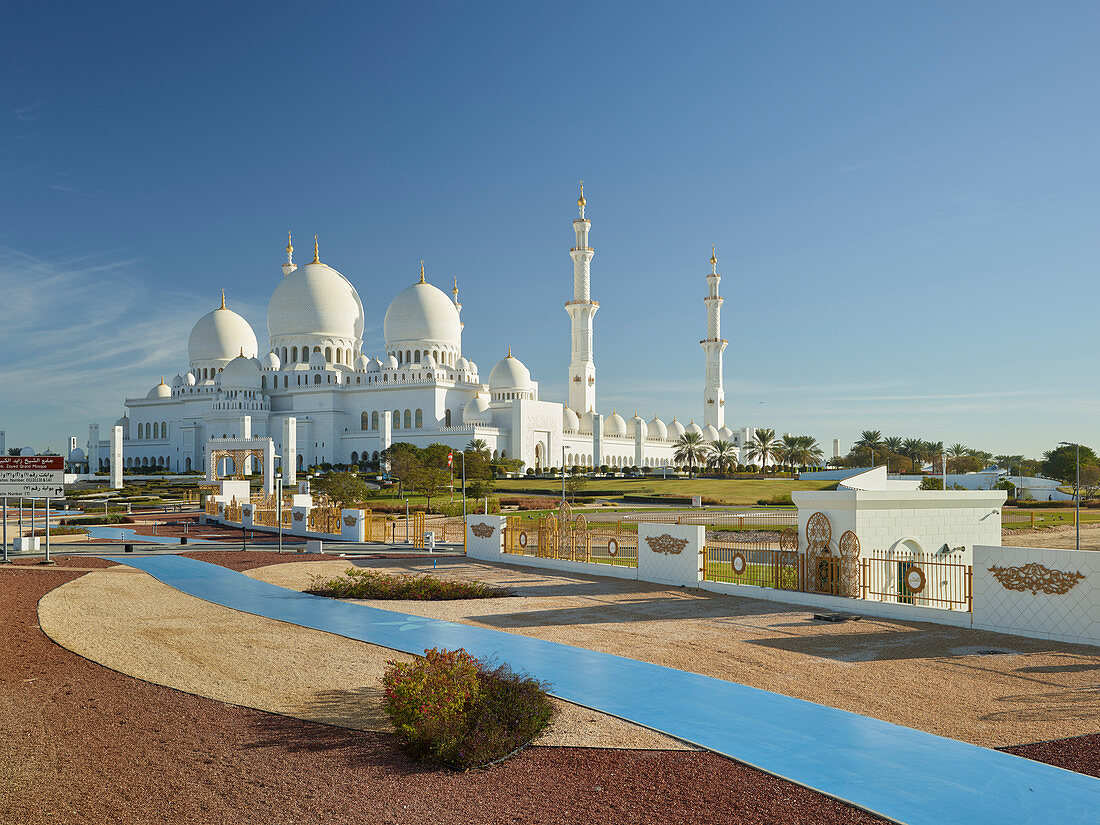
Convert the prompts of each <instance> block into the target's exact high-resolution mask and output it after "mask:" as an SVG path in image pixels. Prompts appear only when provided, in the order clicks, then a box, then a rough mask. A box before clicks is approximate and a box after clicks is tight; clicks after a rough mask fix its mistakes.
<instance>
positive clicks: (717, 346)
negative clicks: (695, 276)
mask: <svg viewBox="0 0 1100 825" xmlns="http://www.w3.org/2000/svg"><path fill="white" fill-rule="evenodd" d="M721 280H722V276H721V275H719V274H718V256H717V255H716V254H715V253H714V247H713V246H712V247H711V248H710V274H709V275H707V297H706V298H704V299H703V303H704V304H706V305H707V337H706V338H704V339H703V340H702V341H700V342H699V343H700V344H701V345H702V347H703V353H704V354H705V355H706V361H707V380H706V384H705V385H704V387H703V425H704V426H706V425H707V424H710V425H711V426H712V427H714V429H716V430H720V429H722V427H723V426H725V423H726V391H725V390H724V389H722V353H723V352H724V351H725V349H726V339H725V338H723V337H722V299H721V298H720V297H719V296H718V282H719V281H721Z"/></svg>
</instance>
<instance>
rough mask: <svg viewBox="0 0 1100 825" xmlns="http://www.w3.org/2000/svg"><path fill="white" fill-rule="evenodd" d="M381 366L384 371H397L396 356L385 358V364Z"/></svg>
mask: <svg viewBox="0 0 1100 825" xmlns="http://www.w3.org/2000/svg"><path fill="white" fill-rule="evenodd" d="M382 366H383V367H384V368H385V369H388V370H395V369H397V356H396V355H390V356H387V358H386V360H385V363H383V364H382Z"/></svg>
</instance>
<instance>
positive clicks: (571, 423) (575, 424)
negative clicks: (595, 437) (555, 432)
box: [561, 407, 581, 430]
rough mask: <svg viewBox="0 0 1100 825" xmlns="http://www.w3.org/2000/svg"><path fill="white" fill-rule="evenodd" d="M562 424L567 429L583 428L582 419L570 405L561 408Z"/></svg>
mask: <svg viewBox="0 0 1100 825" xmlns="http://www.w3.org/2000/svg"><path fill="white" fill-rule="evenodd" d="M561 426H562V429H565V430H579V429H580V428H581V420H580V418H579V417H578V416H577V414H576V413H575V412H573V411H572V410H571V409H569V408H568V407H562V409H561Z"/></svg>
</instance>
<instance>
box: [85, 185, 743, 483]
mask: <svg viewBox="0 0 1100 825" xmlns="http://www.w3.org/2000/svg"><path fill="white" fill-rule="evenodd" d="M577 206H578V208H579V216H578V217H577V218H576V219H575V220H574V221H573V231H574V233H575V234H576V243H575V245H574V246H573V248H572V249H571V250H570V251H569V254H570V256H571V257H572V258H573V295H572V299H571V300H569V301H567V302H566V304H565V311H566V312H567V313H568V314H569V318H570V322H571V342H572V346H571V358H570V362H569V366H568V370H569V392H568V399H567V401H566V403H560V402H558V401H548V400H545V399H542V398H540V397H539V387H538V382H536V381H533V380H532V378H531V373H530V371H529V370H528V369H527V367H525V366H524V365H523V362H522V361H521V360H520V359H519V358H518V357H516V355H514V354H513V353H512V351H511V349H510V348H509V349H508V351H507V353H505V352H503V351H502V352H501V353H500V355H502V356H503V357H502V358H500V360H499V361H497V362H496V364H495V365H494V366H493V368H492V369H491V370H489V375H488V381H487V382H486V381H485V380H484V379H483V377H482V374H481V372H480V369H479V367H478V365H477V364H476V363H475V362H474V361H472V360H470V359H469V358H468V357H467V356H466V355H464V354H463V352H462V326H463V325H462V321H461V311H462V305H461V304H460V303H459V301H458V284H457V281H456V282H455V286H454V288H453V289H452V290H451V294H450V295H447V294H446V293H445V292H444V291H443V290H441V289H439V288H437V287H436V286H434V285H432V284H431V283H429V282H428V280H427V278H426V277H425V274H424V266H423V264H421V267H420V278H419V280H418V281H416V282H415V283H413V284H412V285H410V286H409V287H407V288H406V289H404V290H403V291H401V292H399V293H398V294H397V296H396V297H394V299H393V300H392V301H391V302H390V305H389V307H388V309H387V310H386V315H385V320H384V323H383V330H384V337H385V347H386V349H385V352H384V353H381V354H378V355H376V356H373V357H372V356H371V355H369V354H367V353H364V352H363V351H362V343H363V341H362V335H363V328H364V313H363V303H362V301H361V300H360V299H359V294H358V292H357V291H356V289H355V287H354V286H353V285H352V283H351V281H350V280H348V278H347V277H345V276H344V275H342V274H341V273H340V272H338V271H337V270H335V269H333V268H332V267H331V266H329V265H328V264H326V263H323V262H322V261H321V259H320V255H319V254H318V246H317V242H316V239H315V240H314V248H313V260H312V261H310V262H309V263H307V264H304V265H302V266H299V265H297V264H295V263H294V248H293V246H292V245H291V243H290V239H289V237H288V243H287V247H286V263H284V264H283V266H282V270H283V271H282V278H281V279H280V282H279V284H278V286H276V287H275V292H274V293H273V294H272V296H271V301H270V302H269V304H268V310H267V332H268V340H269V345H268V347H266V348H265V350H264V354H263V355H260V350H259V347H258V345H257V339H256V333H255V332H254V331H253V329H252V328H251V327H250V326H249V324H248V322H247V321H245V319H244V318H242V317H241V316H240V315H238V314H237V313H236V312H234V311H233V310H232V309H230V308H229V307H227V306H226V303H225V294H224V292H223V293H222V299H221V306H219V307H217V308H216V309H214V310H213V311H211V312H209V313H207V314H206V315H204V316H203V317H202V318H200V319H199V320H198V322H197V323H196V324H195V326H194V328H193V329H192V330H191V335H190V337H189V339H188V342H187V352H188V362H189V363H188V365H187V369H186V370H182V371H181V373H180V374H178V375H176V376H175V378H173V379H172V380H171V383H170V384H165V383H164V381H163V379H162V380H161V383H159V384H157V385H156V386H155V387H153V388H152V389H151V390H149V392H148V393H147V394H146V395H145V396H143V397H138V398H127V399H126V401H125V406H126V413H125V415H124V416H123V417H122V418H121V419H119V420H118V421H117V422H115V425H116V426H119V427H121V428H122V454H123V464H124V466H125V467H127V468H140V467H155V466H162V467H167V468H168V469H170V470H173V471H176V472H205V471H206V467H205V463H206V456H207V454H208V453H207V446H208V442H209V441H210V440H211V439H223V438H257V437H260V438H262V437H264V436H267V437H270V438H271V439H272V441H273V442H274V446H275V452H276V453H277V454H278V455H280V456H283V457H284V459H286V458H289V460H290V461H291V462H292V463H291V465H290V467H292V468H295V469H302V468H304V467H309V466H311V465H315V464H321V463H324V462H329V463H332V464H358V463H362V462H369V461H371V460H377V459H378V457H379V453H381V452H382V451H383V450H384V449H386V448H387V447H388V446H389V445H390V444H393V443H395V442H399V441H404V442H409V443H412V444H415V445H417V446H420V447H426V446H427V445H429V444H433V443H442V444H446V445H448V446H451V447H454V448H457V449H462V448H464V447H465V446H466V445H467V444H468V443H469V442H470V441H471V440H473V439H480V440H482V441H484V442H485V443H486V444H487V445H488V448H489V450H490V451H491V453H492V454H493V456H494V457H504V458H517V459H520V460H521V461H523V463H524V467H525V468H535V469H536V470H538V469H544V468H549V467H552V466H553V467H556V466H560V465H561V462H562V459H563V458H564V461H565V465H566V466H573V465H581V466H592V467H599V466H600V465H603V464H607V465H609V466H612V467H631V466H636V467H651V468H655V467H663V466H669V465H671V464H672V463H673V452H674V450H675V444H676V440H677V439H678V438H679V436H681V435H682V434H683V433H684V432H691V431H694V432H698V433H700V434H701V435H702V436H703V438H704V440H706V441H716V440H719V439H721V440H725V441H728V442H730V443H732V444H733V445H734V446H735V447H737V448H738V450H739V452H740V451H741V450H743V448H744V445H745V444H746V443H747V442H748V441H749V440H751V439H752V437H753V431H752V430H751V429H749V428H743V429H740V430H731V429H730V428H729V427H727V426H725V396H724V392H723V389H722V353H723V350H725V348H726V341H725V340H724V339H723V338H722V334H721V310H722V298H721V297H719V291H718V285H719V282H720V281H721V276H720V275H719V274H718V269H717V264H718V262H717V259H716V257H715V255H714V253H713V251H712V253H711V259H710V263H711V267H710V273H709V274H707V276H706V281H707V293H706V298H705V299H704V303H705V305H706V311H707V331H706V337H705V338H704V339H703V340H702V341H701V342H700V343H701V345H702V348H703V351H704V354H705V373H704V382H703V410H702V421H703V426H700V425H699V424H696V423H695V422H694V420H692V421H691V422H689V423H688V424H687V425H686V426H685V425H684V424H682V423H681V422H679V421H677V420H676V419H675V418H673V419H672V420H671V421H668V422H666V421H663V420H661V419H660V418H657V417H654V418H653V419H652V420H650V421H646V420H644V419H642V418H640V417H638V416H636V415H635V416H634V417H633V418H631V419H629V420H625V419H624V418H623V417H622V416H621V415H619V414H618V413H617V412H612V413H611V414H610V415H602V414H600V413H599V412H597V409H596V362H595V353H594V348H593V334H594V320H595V316H596V312H597V310H598V309H599V306H600V305H599V302H597V301H594V300H592V294H591V263H592V258H593V256H594V254H595V250H594V249H593V248H592V247H591V246H589V231H590V229H591V227H592V223H591V221H590V220H589V219H588V218H586V217H585V198H584V191H583V188H582V190H581V196H580V198H579V199H578V200H577ZM502 350H503V348H502ZM108 455H109V444H108V441H107V440H106V439H104V440H100V437H99V430H98V426H97V425H95V424H93V425H92V426H91V428H90V432H89V441H88V461H89V464H90V466H91V469H92V470H93V471H94V470H95V468H96V467H102V466H104V464H105V462H106V459H107V457H108ZM740 460H741V461H742V462H745V463H747V460H746V459H745V458H744V457H742V458H741V459H740ZM288 469H289V468H288Z"/></svg>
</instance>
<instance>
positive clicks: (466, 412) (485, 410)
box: [462, 396, 493, 424]
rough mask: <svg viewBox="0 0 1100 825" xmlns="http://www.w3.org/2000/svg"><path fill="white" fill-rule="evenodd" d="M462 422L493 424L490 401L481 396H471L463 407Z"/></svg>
mask: <svg viewBox="0 0 1100 825" xmlns="http://www.w3.org/2000/svg"><path fill="white" fill-rule="evenodd" d="M462 422H463V423H464V424H492V423H493V411H492V410H491V409H489V402H488V401H486V400H485V399H484V398H482V397H481V396H477V397H475V398H471V399H470V400H469V402H467V404H466V406H465V407H463V408H462Z"/></svg>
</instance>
